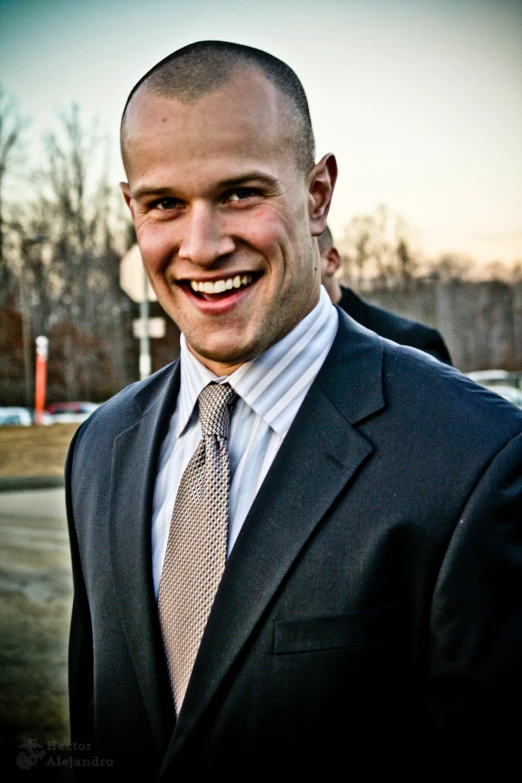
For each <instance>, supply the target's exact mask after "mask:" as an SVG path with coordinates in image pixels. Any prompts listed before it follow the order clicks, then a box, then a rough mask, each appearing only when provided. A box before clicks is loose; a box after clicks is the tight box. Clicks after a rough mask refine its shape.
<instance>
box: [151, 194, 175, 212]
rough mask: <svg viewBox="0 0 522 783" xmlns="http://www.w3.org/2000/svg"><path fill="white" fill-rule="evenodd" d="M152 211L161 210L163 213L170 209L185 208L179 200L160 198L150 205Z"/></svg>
mask: <svg viewBox="0 0 522 783" xmlns="http://www.w3.org/2000/svg"><path fill="white" fill-rule="evenodd" d="M150 206H151V208H152V209H159V210H160V211H161V212H167V211H168V210H170V209H179V208H180V207H182V206H183V204H182V202H181V201H180V200H179V198H168V197H166V198H159V199H157V200H156V201H153V202H152V204H151V205H150Z"/></svg>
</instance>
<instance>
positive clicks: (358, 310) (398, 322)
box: [338, 286, 452, 364]
mask: <svg viewBox="0 0 522 783" xmlns="http://www.w3.org/2000/svg"><path fill="white" fill-rule="evenodd" d="M341 292H342V295H341V299H340V301H339V302H338V305H339V307H340V308H341V309H342V310H344V312H345V313H348V315H349V316H351V317H352V318H353V319H354V320H356V321H357V323H360V324H362V325H363V326H366V328H367V329H371V330H372V332H376V333H377V334H379V335H380V336H381V337H386V339H388V340H393V341H394V342H395V343H399V345H411V346H412V347H413V348H418V349H419V350H420V351H424V352H425V353H429V354H431V356H434V357H435V358H436V359H438V360H439V361H441V362H445V363H446V364H452V361H451V357H450V354H449V351H448V348H447V346H446V343H445V342H444V340H443V338H442V335H441V333H440V332H439V331H438V330H437V329H433V327H431V326H426V324H422V323H420V322H419V321H412V320H411V319H409V318H403V317H402V316H401V315H397V313H392V312H391V311H390V310H385V309H384V308H383V307H377V306H376V305H372V304H370V303H369V302H365V301H364V299H361V297H360V296H357V294H356V293H354V292H353V291H352V289H351V288H346V287H345V286H341Z"/></svg>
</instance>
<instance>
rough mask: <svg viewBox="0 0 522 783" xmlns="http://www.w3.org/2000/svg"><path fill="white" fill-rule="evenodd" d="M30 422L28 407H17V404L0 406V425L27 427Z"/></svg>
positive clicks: (31, 421)
mask: <svg viewBox="0 0 522 783" xmlns="http://www.w3.org/2000/svg"><path fill="white" fill-rule="evenodd" d="M32 423H33V417H32V416H31V411H30V410H29V409H28V408H19V407H17V406H11V407H7V408H0V426H2V427H14V426H22V427H29V426H30V425H31V424H32Z"/></svg>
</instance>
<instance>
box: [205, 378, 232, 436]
mask: <svg viewBox="0 0 522 783" xmlns="http://www.w3.org/2000/svg"><path fill="white" fill-rule="evenodd" d="M236 396H237V395H236V393H235V391H234V389H233V388H232V387H231V386H230V384H228V383H209V384H208V386H205V388H204V389H203V391H202V392H201V394H200V395H199V397H198V402H199V420H200V422H201V430H202V432H203V435H204V436H205V435H220V436H221V437H222V438H228V430H229V425H230V409H231V408H232V405H233V403H234V400H235V399H236Z"/></svg>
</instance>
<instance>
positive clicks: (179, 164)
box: [66, 41, 522, 781]
mask: <svg viewBox="0 0 522 783" xmlns="http://www.w3.org/2000/svg"><path fill="white" fill-rule="evenodd" d="M121 143H122V154H123V159H124V164H125V169H126V173H127V177H128V182H127V183H123V184H122V190H123V194H124V197H125V200H126V202H127V204H128V206H129V209H130V212H131V215H132V219H133V221H134V224H135V227H136V233H137V237H138V242H139V246H140V250H141V254H142V257H143V261H144V264H145V267H146V269H147V273H148V276H149V279H150V281H151V284H152V286H153V288H154V290H155V292H156V294H157V297H158V299H159V301H160V303H161V304H162V306H163V307H164V309H165V310H166V312H167V313H168V314H169V315H170V317H171V318H173V319H174V320H175V321H176V323H177V324H178V326H179V327H180V329H181V332H182V342H181V356H180V360H179V361H178V362H175V363H173V364H172V365H170V366H168V367H166V368H164V369H163V370H161V371H160V372H158V373H156V374H155V375H153V376H152V377H151V378H149V379H147V380H146V381H144V382H141V383H139V384H135V385H133V386H131V387H129V388H127V389H125V390H123V391H122V392H121V393H120V394H119V395H117V396H116V397H115V398H113V399H112V400H110V401H109V402H108V403H106V404H105V405H104V406H101V408H99V409H98V410H97V411H96V412H95V413H94V414H93V415H92V416H91V417H90V419H89V420H88V422H86V423H85V424H84V425H83V426H82V427H81V428H80V429H79V431H78V433H77V435H76V437H75V439H74V441H73V443H72V444H71V448H70V451H69V457H68V462H67V471H66V482H67V483H66V487H67V498H68V514H69V525H70V537H71V551H72V558H73V574H74V585H75V598H74V607H73V617H72V624H71V642H70V701H71V727H72V739H73V740H74V742H76V743H77V744H80V743H82V744H87V743H90V744H92V747H93V749H94V752H95V754H96V757H97V758H102V759H109V760H110V761H111V762H112V763H111V764H110V765H108V764H105V766H104V772H105V774H106V775H107V776H109V777H110V776H112V777H113V779H115V780H118V779H121V775H122V774H129V775H130V774H131V772H132V773H133V774H139V775H141V779H142V780H147V781H153V780H158V781H169V780H185V779H188V778H189V777H190V778H193V779H196V780H198V779H201V778H203V776H207V775H209V774H213V773H216V774H221V775H227V776H228V777H230V776H232V779H234V778H235V777H237V776H239V775H240V774H242V775H243V774H249V775H251V774H252V773H254V774H259V775H260V774H276V775H277V774H279V775H281V774H285V775H291V776H292V777H293V778H297V777H298V776H299V777H302V778H303V779H307V778H308V777H310V776H312V775H314V776H315V775H321V776H322V777H323V778H325V779H330V778H332V777H333V775H334V774H337V773H338V770H339V769H340V768H342V769H343V770H346V771H347V774H348V771H351V772H353V773H354V774H355V776H356V779H359V778H360V777H361V776H362V772H361V770H364V774H365V776H366V774H367V773H373V772H376V773H380V774H386V775H389V774H390V773H397V772H400V773H405V772H406V773H407V772H413V771H415V773H416V774H418V773H419V771H421V773H422V771H423V770H424V769H425V768H426V766H427V765H428V764H429V765H430V769H432V770H433V764H434V761H435V760H439V761H440V760H441V761H442V762H443V763H444V762H446V761H447V760H448V759H450V758H452V759H453V762H452V763H454V756H455V754H457V755H458V754H459V753H460V754H461V759H462V760H463V761H464V762H465V763H466V770H467V771H469V769H470V753H471V754H472V759H471V760H473V759H479V758H480V761H481V762H483V761H485V755H484V754H486V753H491V754H497V753H498V752H499V750H500V749H502V758H504V759H506V758H507V756H508V752H507V750H509V748H510V747H511V745H510V743H511V742H514V740H515V738H516V737H518V731H519V728H520V727H519V723H518V722H517V721H514V720H513V718H512V713H513V710H514V709H516V710H518V707H519V699H520V686H521V660H522V649H521V648H522V632H521V628H522V604H521V600H520V595H521V593H522V591H521V590H520V587H521V579H522V557H521V555H520V551H521V530H520V528H521V514H522V477H521V464H522V434H521V433H522V412H520V411H518V410H517V409H516V408H514V407H513V406H511V405H509V404H508V403H506V402H505V401H504V400H502V399H501V398H500V397H498V396H496V395H493V394H492V393H490V392H488V391H486V390H485V389H482V388H481V387H478V386H476V385H475V384H473V383H472V382H471V381H469V380H468V379H466V378H464V377H463V376H462V375H460V374H459V373H458V372H456V371H455V370H453V369H452V368H450V367H447V366H445V365H443V364H441V363H439V362H437V361H435V360H433V359H432V358H431V357H429V356H427V355H426V356H424V355H423V354H421V353H420V352H418V351H415V350H412V349H410V348H407V347H403V346H399V345H397V344H395V343H393V342H389V341H387V340H384V339H381V338H380V337H378V336H377V335H376V334H374V333H373V332H371V331H368V330H366V329H365V328H364V327H361V326H359V325H358V324H356V323H355V321H353V320H352V319H351V318H349V317H348V316H346V315H345V314H344V313H342V312H341V311H340V310H338V309H337V308H335V307H334V306H333V304H332V303H331V302H330V300H329V297H328V295H327V293H326V291H325V290H324V289H323V288H321V286H320V275H321V268H320V256H319V249H318V243H317V237H319V236H320V235H321V233H322V232H323V231H324V229H325V226H326V219H327V214H328V209H329V206H330V201H331V198H332V192H333V187H334V184H335V178H336V174H337V168H336V163H335V158H334V157H333V156H332V155H325V156H324V157H322V158H320V160H319V162H317V163H316V162H315V151H314V141H313V133H312V128H311V123H310V117H309V113H308V107H307V103H306V97H305V94H304V92H303V89H302V87H301V84H300V82H299V81H298V79H297V77H296V76H295V74H294V73H293V71H292V70H291V69H290V68H288V66H287V65H285V64H284V63H282V62H281V61H280V60H278V59H276V58H274V57H272V56H271V55H268V54H266V53H265V52H262V51H259V50H256V49H251V48H249V47H244V46H240V45H237V44H229V43H224V42H212V41H211V42H208V41H207V42H200V43H197V44H193V45H191V46H188V47H185V48H184V49H181V50H179V51H178V52H175V53H174V54H173V55H171V56H169V57H167V58H166V59H165V60H163V61H162V62H161V63H159V64H158V65H156V66H155V67H154V68H153V69H152V70H151V71H150V72H149V73H148V74H146V75H145V76H144V77H143V79H141V80H140V82H139V83H138V84H137V85H136V87H135V88H134V90H133V91H132V93H131V95H130V97H129V100H128V102H127V105H126V107H125V111H124V116H123V120H122V130H121ZM78 761H81V760H80V759H78ZM79 772H82V773H83V774H84V775H86V776H88V775H89V772H92V769H91V767H90V766H89V764H84V766H82V767H81V769H79ZM99 775H100V771H99V765H98V766H97V768H96V772H95V776H96V777H99Z"/></svg>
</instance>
